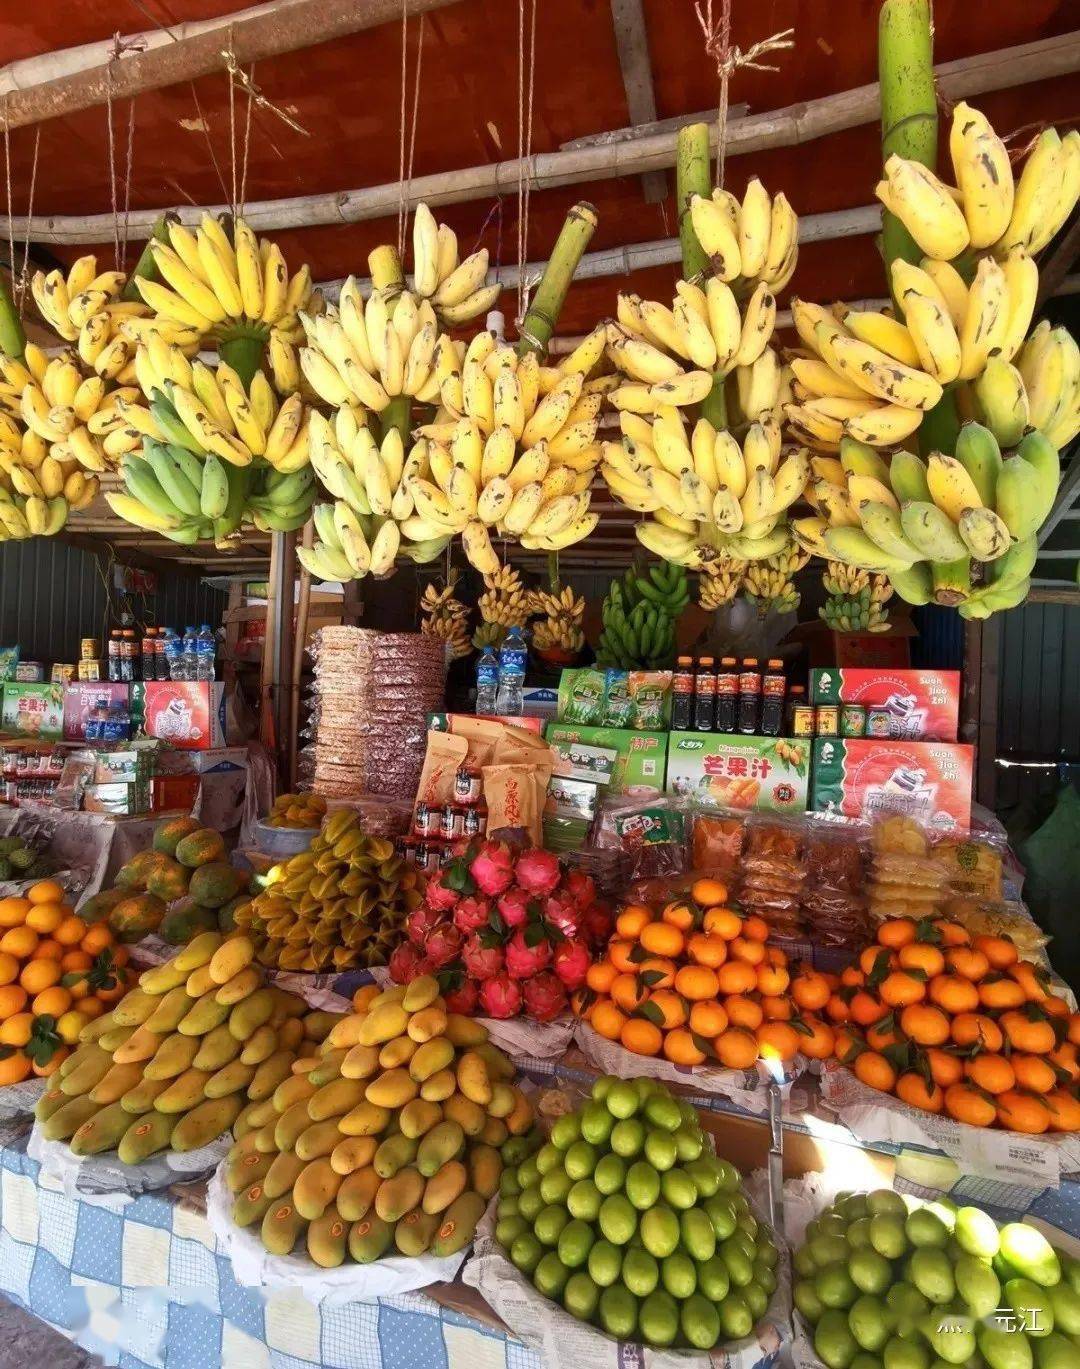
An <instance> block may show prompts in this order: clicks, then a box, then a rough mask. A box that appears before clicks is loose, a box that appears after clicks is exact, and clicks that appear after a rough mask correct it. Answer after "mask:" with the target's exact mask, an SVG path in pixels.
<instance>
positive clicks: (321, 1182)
mask: <svg viewBox="0 0 1080 1369" xmlns="http://www.w3.org/2000/svg"><path fill="white" fill-rule="evenodd" d="M341 1184H342V1178H341V1175H340V1174H335V1172H334V1170H333V1167H332V1166H331V1164H330V1161H329V1160H328V1159H327V1158H326V1156H325V1155H323V1156H320V1157H319V1158H318V1159H317V1160H312V1161H311V1162H310V1164H307V1165H305V1166H304V1168H303V1169H302V1170H301V1171H300V1174H299V1175H298V1176H297V1180H296V1183H295V1184H293V1202H294V1203H295V1204H296V1210H297V1212H299V1213H300V1215H301V1217H306V1218H307V1220H308V1221H309V1222H313V1221H314V1220H315V1218H316V1217H321V1216H322V1214H323V1213H324V1212H325V1211H326V1208H327V1206H328V1205H329V1204H330V1203H332V1202H333V1201H334V1198H335V1197H336V1196H337V1191H338V1189H339V1188H340V1187H341Z"/></svg>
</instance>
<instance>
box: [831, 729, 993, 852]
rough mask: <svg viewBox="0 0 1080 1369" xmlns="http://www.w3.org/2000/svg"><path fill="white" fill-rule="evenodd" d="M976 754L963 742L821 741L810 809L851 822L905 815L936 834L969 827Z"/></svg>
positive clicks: (872, 739) (960, 830)
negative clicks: (856, 819)
mask: <svg viewBox="0 0 1080 1369" xmlns="http://www.w3.org/2000/svg"><path fill="white" fill-rule="evenodd" d="M974 764H975V748H974V747H973V746H965V745H963V744H962V743H959V742H909V741H891V740H885V739H878V738H875V737H857V738H856V737H818V738H817V740H816V741H815V742H814V760H813V774H812V778H811V781H810V808H811V810H812V811H813V812H817V813H842V814H843V815H844V816H845V817H848V818H859V817H864V818H874V817H878V816H880V815H881V814H883V813H906V814H907V816H908V817H911V818H914V819H915V820H916V821H917V822H920V823H922V824H923V825H924V826H926V827H929V828H932V829H933V830H934V831H937V832H949V833H953V832H955V833H963V832H966V831H967V830H968V828H969V827H970V825H971V786H972V774H973V770H974Z"/></svg>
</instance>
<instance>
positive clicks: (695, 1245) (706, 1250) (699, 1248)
mask: <svg viewBox="0 0 1080 1369" xmlns="http://www.w3.org/2000/svg"><path fill="white" fill-rule="evenodd" d="M679 1229H680V1231H681V1232H682V1243H683V1248H684V1249H685V1250H686V1251H687V1253H688V1254H689V1255H692V1256H693V1258H694V1259H695V1260H711V1259H712V1257H713V1256H714V1255H715V1254H716V1232H715V1231H714V1230H713V1225H712V1222H710V1221H709V1218H708V1214H707V1213H706V1212H704V1211H703V1209H702V1208H700V1207H692V1208H691V1209H690V1210H689V1211H688V1212H683V1213H682V1214H681V1216H680V1217H679Z"/></svg>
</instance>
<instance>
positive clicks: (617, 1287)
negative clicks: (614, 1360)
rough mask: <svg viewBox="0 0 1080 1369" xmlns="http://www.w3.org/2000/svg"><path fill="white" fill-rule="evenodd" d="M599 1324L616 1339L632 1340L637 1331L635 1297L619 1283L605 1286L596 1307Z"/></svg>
mask: <svg viewBox="0 0 1080 1369" xmlns="http://www.w3.org/2000/svg"><path fill="white" fill-rule="evenodd" d="M597 1314H598V1315H599V1318H600V1325H601V1326H602V1327H603V1328H604V1330H605V1331H606V1332H607V1333H608V1335H609V1336H614V1337H615V1339H616V1340H633V1338H634V1334H635V1332H636V1331H637V1317H638V1305H637V1299H636V1298H635V1297H634V1295H633V1293H631V1292H630V1291H629V1290H628V1289H626V1288H623V1286H622V1285H621V1284H614V1285H612V1286H611V1287H610V1288H605V1289H604V1291H603V1292H602V1293H601V1294H600V1302H599V1305H598V1307H597Z"/></svg>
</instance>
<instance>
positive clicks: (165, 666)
mask: <svg viewBox="0 0 1080 1369" xmlns="http://www.w3.org/2000/svg"><path fill="white" fill-rule="evenodd" d="M169 636H170V633H169V629H168V628H167V627H160V628H158V631H157V636H156V637H155V638H154V673H153V675H151V676H150V678H151V679H152V680H167V679H168V678H169V662H168V661H167V660H166V658H165V643H166V642H167V641H168V640H169Z"/></svg>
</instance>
